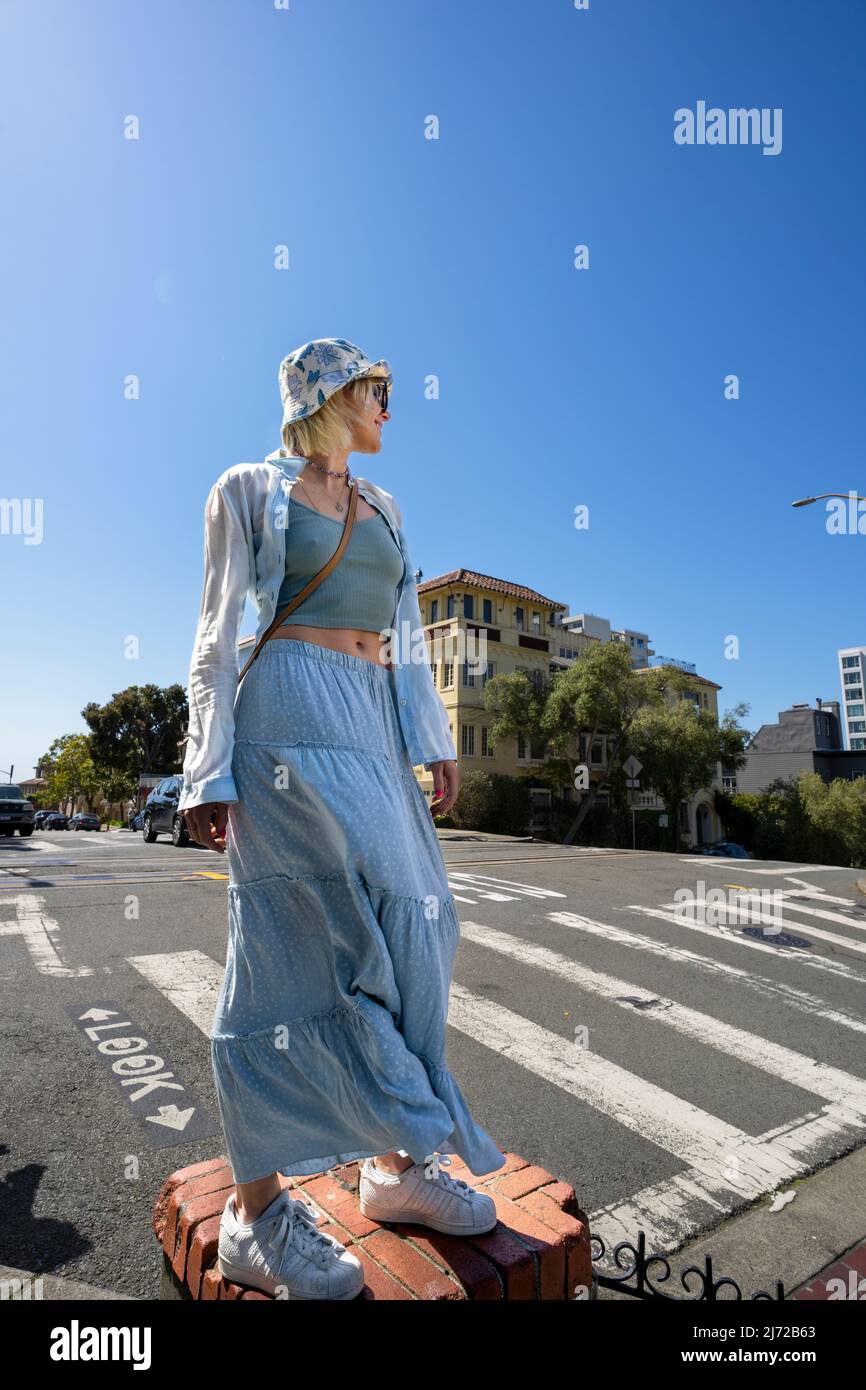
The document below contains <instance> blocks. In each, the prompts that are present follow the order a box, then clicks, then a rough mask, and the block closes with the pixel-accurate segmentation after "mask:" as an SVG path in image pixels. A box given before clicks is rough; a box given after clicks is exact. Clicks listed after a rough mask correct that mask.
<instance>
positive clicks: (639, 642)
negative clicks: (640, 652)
mask: <svg viewBox="0 0 866 1390" xmlns="http://www.w3.org/2000/svg"><path fill="white" fill-rule="evenodd" d="M637 644H638V646H639V647H642V646H643V644H644V642H643V638H642V637H639V638H638V639H637Z"/></svg>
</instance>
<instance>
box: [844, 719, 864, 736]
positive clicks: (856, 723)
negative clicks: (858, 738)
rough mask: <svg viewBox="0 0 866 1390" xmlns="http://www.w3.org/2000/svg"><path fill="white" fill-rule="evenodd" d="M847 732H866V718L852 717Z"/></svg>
mask: <svg viewBox="0 0 866 1390" xmlns="http://www.w3.org/2000/svg"><path fill="white" fill-rule="evenodd" d="M848 732H849V733H852V734H866V719H852V720H851V722H850V723H849V725H848Z"/></svg>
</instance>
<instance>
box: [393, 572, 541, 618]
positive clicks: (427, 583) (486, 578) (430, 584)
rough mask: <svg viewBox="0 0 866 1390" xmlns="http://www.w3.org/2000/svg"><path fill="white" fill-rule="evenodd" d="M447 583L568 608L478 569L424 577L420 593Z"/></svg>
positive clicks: (536, 591)
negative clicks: (481, 572) (466, 585)
mask: <svg viewBox="0 0 866 1390" xmlns="http://www.w3.org/2000/svg"><path fill="white" fill-rule="evenodd" d="M446 584H470V585H475V586H476V587H477V588H480V589H492V590H493V592H494V593H497V594H508V596H509V598H523V599H526V600H527V601H528V602H529V603H538V604H543V606H544V607H545V608H556V609H559V610H560V611H561V612H565V611H567V609H568V604H567V603H558V602H557V601H556V599H554V598H546V597H545V596H544V594H540V593H539V592H538V590H537V589H529V588H527V586H526V585H525V584H512V582H511V580H510V579H494V578H493V576H492V575H490V574H479V573H478V571H477V570H464V569H459V570H451V571H450V572H449V573H448V574H439V575H437V576H436V578H435V579H424V580H422V582H421V583H420V584H419V585H418V593H419V594H424V593H429V591H430V590H431V589H441V588H444V586H445V585H446Z"/></svg>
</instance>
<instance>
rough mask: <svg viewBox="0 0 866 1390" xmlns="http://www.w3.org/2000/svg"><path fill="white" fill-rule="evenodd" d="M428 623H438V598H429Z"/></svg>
mask: <svg viewBox="0 0 866 1390" xmlns="http://www.w3.org/2000/svg"><path fill="white" fill-rule="evenodd" d="M430 621H431V623H436V622H438V621H439V600H438V598H431V600H430Z"/></svg>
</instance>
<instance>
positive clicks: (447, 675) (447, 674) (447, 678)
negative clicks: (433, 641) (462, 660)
mask: <svg viewBox="0 0 866 1390" xmlns="http://www.w3.org/2000/svg"><path fill="white" fill-rule="evenodd" d="M453 684H454V662H453V661H443V663H442V689H443V690H450V688H451V686H452V685H453Z"/></svg>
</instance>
